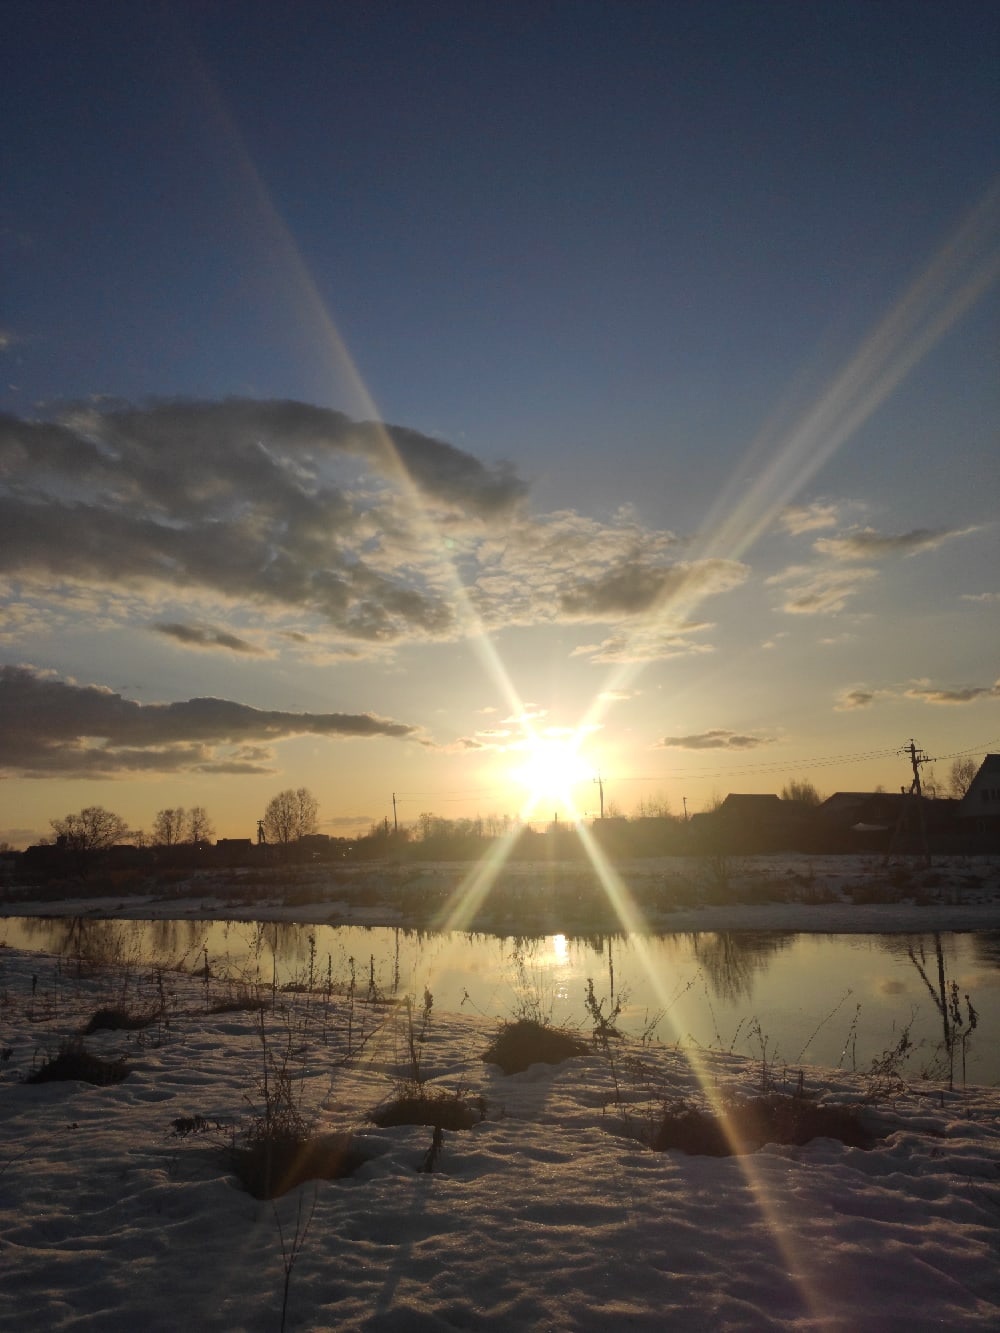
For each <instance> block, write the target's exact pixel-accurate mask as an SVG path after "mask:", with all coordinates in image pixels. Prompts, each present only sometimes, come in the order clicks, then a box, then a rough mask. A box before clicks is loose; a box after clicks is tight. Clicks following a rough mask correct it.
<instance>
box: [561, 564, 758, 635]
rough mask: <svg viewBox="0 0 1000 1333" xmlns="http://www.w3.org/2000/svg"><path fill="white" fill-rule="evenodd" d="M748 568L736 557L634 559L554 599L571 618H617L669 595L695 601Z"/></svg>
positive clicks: (735, 581)
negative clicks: (671, 560)
mask: <svg viewBox="0 0 1000 1333" xmlns="http://www.w3.org/2000/svg"><path fill="white" fill-rule="evenodd" d="M747 572H748V571H747V567H746V566H745V565H743V564H740V563H739V562H738V561H735V560H717V559H716V560H701V561H698V562H696V563H693V564H688V563H684V562H680V563H677V564H671V565H665V566H663V565H655V564H651V563H648V562H640V561H639V560H638V559H635V560H630V561H627V562H626V563H623V564H620V565H618V566H617V567H616V568H613V569H608V570H604V571H602V572H601V573H600V574H599V575H597V576H596V577H595V578H591V579H581V580H580V581H578V582H577V583H576V585H575V586H570V587H568V588H565V589H564V590H563V591H562V592H561V593H560V596H559V604H560V607H561V610H562V611H563V613H564V614H565V615H566V616H568V617H570V618H572V619H580V620H587V621H591V622H593V621H595V620H620V619H622V618H623V617H628V616H636V615H640V614H642V613H643V612H647V611H650V610H653V609H655V608H656V607H657V606H658V605H659V604H661V603H663V602H669V601H671V600H673V599H682V598H683V599H685V600H691V601H698V600H700V599H701V598H703V597H708V596H712V595H715V594H717V593H722V592H728V591H729V589H731V588H735V587H737V586H738V585H739V584H741V583H742V582H743V581H744V580H745V579H746V577H747Z"/></svg>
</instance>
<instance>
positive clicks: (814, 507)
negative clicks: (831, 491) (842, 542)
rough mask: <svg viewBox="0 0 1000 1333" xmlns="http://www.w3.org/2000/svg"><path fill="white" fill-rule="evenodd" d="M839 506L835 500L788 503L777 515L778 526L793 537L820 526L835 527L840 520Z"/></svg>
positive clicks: (813, 530) (814, 530) (815, 529)
mask: <svg viewBox="0 0 1000 1333" xmlns="http://www.w3.org/2000/svg"><path fill="white" fill-rule="evenodd" d="M840 511H841V506H840V505H839V504H837V503H836V502H835V501H827V500H814V501H813V502H812V503H811V504H807V505H789V506H788V508H787V509H783V510H782V511H781V513H780V514H779V515H778V526H779V527H780V528H781V529H782V530H783V531H784V532H787V533H789V534H790V535H791V536H793V537H798V536H801V534H802V533H803V532H816V531H817V530H818V529H820V528H835V527H836V526H837V523H838V522H839V521H840Z"/></svg>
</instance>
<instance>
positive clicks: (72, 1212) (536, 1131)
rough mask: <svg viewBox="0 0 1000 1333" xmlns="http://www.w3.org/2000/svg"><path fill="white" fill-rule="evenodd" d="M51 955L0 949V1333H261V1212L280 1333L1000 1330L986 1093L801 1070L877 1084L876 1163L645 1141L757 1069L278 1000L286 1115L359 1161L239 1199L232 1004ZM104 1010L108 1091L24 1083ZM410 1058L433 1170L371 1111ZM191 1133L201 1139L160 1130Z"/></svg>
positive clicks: (329, 1001)
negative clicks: (454, 1122)
mask: <svg viewBox="0 0 1000 1333" xmlns="http://www.w3.org/2000/svg"><path fill="white" fill-rule="evenodd" d="M65 966H66V965H65V962H62V963H60V962H59V961H58V960H56V959H52V958H48V957H45V956H42V955H38V954H21V953H18V952H16V951H14V950H3V951H0V967H2V980H0V995H2V999H3V1007H2V1011H0V1021H2V1029H0V1030H2V1039H0V1044H2V1047H3V1050H4V1052H5V1053H6V1052H9V1055H8V1056H7V1058H6V1059H5V1061H4V1063H3V1065H2V1066H0V1123H2V1126H3V1138H2V1142H3V1145H4V1146H3V1148H2V1149H0V1190H2V1193H0V1245H2V1254H3V1262H4V1270H5V1271H4V1278H3V1282H2V1284H0V1327H3V1328H9V1329H12V1330H13V1329H17V1330H22V1329H24V1328H26V1327H35V1328H46V1329H87V1328H90V1329H101V1330H117V1329H120V1330H130V1331H131V1330H134V1329H137V1328H143V1329H149V1330H163V1331H164V1333H166V1331H167V1330H174V1329H176V1328H178V1327H190V1328H197V1329H205V1330H216V1329H218V1330H227V1331H229V1330H241V1329H246V1330H275V1329H277V1328H279V1327H280V1319H281V1305H282V1291H283V1286H284V1279H285V1271H284V1267H283V1261H282V1241H281V1234H280V1233H279V1223H280V1227H281V1233H283V1235H284V1252H285V1255H286V1257H288V1256H289V1255H291V1254H292V1252H293V1250H294V1260H295V1262H294V1267H293V1270H292V1273H291V1276H290V1280H289V1284H288V1297H289V1301H288V1322H287V1327H288V1328H289V1329H327V1328H328V1329H333V1328H336V1329H345V1330H354V1329H357V1330H362V1329H364V1330H407V1333H410V1331H411V1330H450V1329H456V1330H457V1329H486V1330H520V1329H557V1330H563V1329H565V1330H570V1329H573V1330H590V1329H593V1330H601V1333H604V1331H605V1330H608V1329H619V1328H637V1329H650V1330H653V1329H656V1330H662V1329H684V1330H691V1329H695V1330H700V1329H705V1330H708V1329H712V1330H715V1329H746V1328H753V1329H787V1330H790V1329H796V1330H801V1329H824V1330H833V1329H836V1330H844V1331H845V1333H846V1331H847V1330H852V1333H853V1331H856V1330H873V1331H874V1330H879V1333H881V1331H882V1330H887V1329H904V1328H905V1329H907V1330H923V1329H927V1330H930V1329H939V1328H942V1327H946V1328H953V1329H958V1328H962V1329H975V1328H983V1329H992V1328H995V1327H996V1326H997V1320H998V1316H1000V1268H998V1265H997V1239H998V1234H1000V1106H998V1094H997V1092H996V1091H995V1090H988V1089H980V1088H969V1089H963V1090H956V1091H954V1092H949V1091H947V1090H946V1089H945V1088H944V1087H936V1088H933V1089H932V1088H929V1087H928V1086H927V1085H921V1086H920V1088H919V1090H916V1091H914V1090H908V1089H906V1088H905V1087H904V1086H902V1085H901V1083H900V1081H899V1079H898V1077H897V1071H895V1070H894V1068H893V1066H892V1062H891V1060H890V1061H889V1062H888V1064H887V1067H886V1068H885V1069H883V1070H882V1071H881V1072H880V1073H878V1074H875V1073H872V1074H870V1075H869V1076H868V1077H867V1078H866V1077H863V1076H848V1075H845V1074H844V1073H843V1072H841V1071H828V1072H825V1073H824V1072H823V1071H820V1070H806V1071H804V1081H805V1091H806V1092H807V1093H808V1094H810V1095H814V1096H816V1097H817V1098H819V1099H821V1100H824V1101H841V1102H843V1101H848V1102H857V1101H858V1100H859V1099H864V1098H865V1097H866V1096H874V1098H875V1102H876V1104H875V1106H874V1107H869V1108H868V1109H867V1110H866V1111H865V1112H864V1114H865V1115H866V1116H867V1117H869V1122H870V1123H871V1124H872V1125H874V1126H875V1127H876V1128H877V1129H878V1130H879V1132H880V1133H883V1134H884V1135H885V1137H884V1138H882V1139H880V1141H879V1142H878V1143H877V1145H876V1146H875V1147H874V1148H873V1149H872V1150H871V1151H865V1150H863V1149H860V1148H848V1147H845V1146H844V1145H843V1144H842V1143H840V1142H837V1141H835V1140H832V1139H815V1140H813V1141H812V1142H810V1143H808V1144H806V1145H804V1146H801V1147H790V1146H780V1145H769V1146H766V1147H764V1148H762V1149H760V1150H759V1151H758V1152H756V1153H753V1154H751V1155H749V1156H744V1157H722V1158H717V1157H701V1156H687V1155H685V1154H683V1153H680V1152H665V1153H656V1152H652V1151H651V1150H650V1149H648V1148H647V1147H645V1146H644V1145H643V1144H642V1143H641V1142H640V1141H638V1140H637V1139H636V1138H634V1137H628V1136H626V1135H625V1134H624V1133H623V1128H625V1127H626V1124H628V1125H631V1127H632V1128H633V1129H634V1128H635V1127H636V1126H641V1125H642V1124H643V1123H644V1120H645V1118H646V1117H647V1115H648V1114H651V1113H652V1112H653V1111H655V1109H656V1108H657V1107H658V1106H660V1105H661V1104H662V1103H663V1102H664V1101H666V1102H670V1101H675V1100H678V1099H684V1100H686V1101H688V1102H690V1103H692V1104H703V1105H710V1104H712V1102H713V1100H715V1099H716V1098H717V1097H718V1095H719V1094H720V1093H722V1092H727V1093H735V1092H739V1091H744V1092H750V1091H753V1090H754V1089H755V1088H759V1087H760V1083H761V1080H762V1078H764V1079H765V1080H766V1079H767V1077H768V1071H767V1070H766V1069H762V1067H761V1066H760V1064H759V1063H757V1062H753V1061H749V1060H745V1059H741V1058H737V1057H735V1056H732V1055H728V1054H721V1053H705V1052H702V1053H700V1054H698V1055H697V1056H696V1055H694V1054H693V1053H690V1052H685V1051H683V1050H680V1049H678V1048H676V1047H666V1046H660V1045H653V1046H649V1045H646V1046H643V1045H640V1044H638V1043H636V1044H633V1045H631V1046H629V1047H626V1048H622V1047H621V1046H620V1045H619V1044H618V1043H615V1042H611V1043H610V1055H609V1054H608V1053H605V1052H604V1051H602V1050H601V1048H600V1046H599V1045H596V1044H591V1045H590V1048H589V1050H588V1052H587V1053H586V1054H585V1055H583V1056H581V1057H578V1058H575V1059H572V1060H568V1061H565V1062H564V1063H563V1064H561V1065H558V1066H548V1065H539V1064H535V1065H533V1066H531V1067H530V1068H529V1069H527V1070H526V1071H525V1072H523V1073H520V1074H514V1075H503V1074H502V1073H501V1072H500V1070H499V1069H498V1068H497V1067H496V1066H491V1065H486V1064H484V1063H483V1061H482V1059H481V1055H482V1052H483V1050H484V1049H485V1047H486V1044H487V1041H488V1038H489V1036H490V1035H491V1034H492V1032H493V1025H492V1024H487V1023H484V1022H483V1021H482V1020H480V1019H477V1018H474V1017H468V1016H464V1015H463V1016H456V1015H441V1014H438V1013H436V1012H433V1011H430V1012H429V1013H428V1014H426V1015H423V1016H422V1017H421V1018H419V1019H418V1018H414V1019H413V1020H411V1019H409V1018H408V1017H407V1014H406V1011H405V1009H404V1008H402V1007H400V1006H387V1007H382V1008H379V1007H378V1006H373V1005H367V1006H366V1005H365V1004H361V1003H356V1002H355V1001H354V1000H353V999H350V998H349V997H345V996H342V995H341V996H336V995H334V996H332V997H331V996H330V995H325V996H324V995H313V996H279V997H278V998H277V1008H276V1009H274V1010H270V1009H269V1010H267V1011H266V1012H265V1014H264V1020H263V1022H264V1032H265V1041H266V1042H267V1043H268V1049H270V1051H271V1052H272V1054H273V1055H274V1056H275V1057H276V1058H277V1059H278V1060H279V1061H282V1060H286V1059H287V1060H288V1061H289V1062H290V1063H289V1064H288V1068H289V1069H290V1071H291V1073H292V1076H293V1080H294V1088H295V1096H296V1098H297V1099H298V1104H299V1105H300V1106H301V1107H302V1108H303V1110H304V1112H305V1114H306V1115H307V1116H308V1117H309V1118H310V1120H314V1121H315V1124H316V1126H317V1128H319V1129H322V1130H324V1131H338V1132H340V1131H346V1132H350V1133H351V1134H353V1135H354V1136H355V1137H356V1139H357V1141H358V1142H359V1143H361V1144H363V1145H364V1147H365V1150H366V1152H367V1153H368V1155H369V1160H368V1161H367V1162H366V1164H365V1165H364V1166H362V1167H361V1168H360V1169H359V1170H358V1171H357V1173H356V1174H354V1175H353V1176H351V1177H349V1178H347V1179H344V1180H341V1181H324V1182H320V1183H318V1184H315V1185H314V1184H306V1185H302V1186H300V1187H298V1188H297V1189H295V1190H293V1191H292V1192H291V1193H290V1194H288V1195H285V1196H284V1197H283V1198H281V1199H279V1200H277V1202H276V1203H275V1204H273V1205H272V1204H271V1203H268V1202H261V1201H258V1200H255V1199H253V1198H252V1197H250V1196H249V1195H248V1194H247V1193H246V1192H245V1191H244V1190H242V1189H241V1188H240V1186H239V1184H238V1182H237V1180H236V1178H235V1176H234V1174H233V1171H232V1169H231V1164H230V1161H229V1158H228V1156H227V1151H226V1145H227V1142H228V1140H229V1138H230V1136H231V1135H232V1134H234V1133H239V1132H240V1127H241V1126H242V1125H245V1123H246V1121H247V1117H248V1115H250V1114H251V1113H252V1110H253V1108H254V1106H259V1103H260V1095H261V1093H260V1075H261V1069H262V1043H261V1030H260V1019H259V1016H258V1015H257V1014H256V1013H254V1012H252V1011H245V1010H239V1009H236V1010H231V1011H228V1012H220V1011H216V1012H213V1011H212V1007H214V1008H216V1009H218V1007H219V1005H220V1003H221V1002H222V1001H223V1000H224V999H225V997H226V994H228V995H229V997H230V999H233V1000H235V999H236V998H238V996H237V994H236V992H235V991H234V990H233V989H232V988H230V990H229V991H228V992H224V993H223V992H221V991H218V990H216V989H214V988H213V987H212V986H211V985H210V984H209V982H208V979H207V978H206V979H205V980H204V981H199V980H197V979H195V978H192V977H190V976H181V975H175V974H163V973H155V974H146V973H138V972H127V971H126V972H123V971H121V970H120V969H114V968H112V969H101V968H95V969H93V970H87V969H82V975H80V976H79V977H76V976H72V975H67V973H66V971H65ZM244 998H247V997H246V996H245V995H244ZM107 1005H118V1006H120V1007H126V1008H130V1009H132V1010H141V1009H144V1008H146V1009H147V1010H150V1011H156V1015H157V1016H156V1018H155V1020H154V1021H153V1022H152V1023H151V1025H150V1026H149V1027H148V1028H146V1029H143V1030H141V1031H137V1032H122V1031H99V1032H96V1033H94V1034H93V1035H92V1036H89V1037H87V1038H86V1041H87V1045H88V1047H89V1048H90V1049H92V1050H94V1051H96V1052H98V1053H101V1054H104V1055H106V1056H115V1057H117V1056H122V1057H124V1058H125V1060H126V1062H127V1064H128V1066H129V1068H130V1071H131V1072H129V1074H128V1076H127V1078H126V1079H125V1080H124V1081H123V1082H121V1083H118V1084H116V1085H114V1086H109V1087H93V1086H90V1085H87V1084H83V1083H79V1082H69V1083H44V1084H39V1085H28V1084H24V1083H22V1082H21V1081H20V1080H21V1078H22V1077H23V1076H24V1075H25V1074H26V1073H27V1072H29V1070H30V1069H31V1068H32V1067H33V1066H35V1067H37V1066H38V1064H39V1063H40V1062H41V1060H42V1059H43V1058H44V1055H45V1053H46V1052H49V1053H50V1052H51V1051H52V1050H53V1049H54V1048H55V1047H57V1046H58V1045H59V1043H60V1041H61V1040H63V1039H64V1038H66V1037H67V1036H69V1035H70V1034H72V1033H74V1032H77V1031H79V1029H80V1027H81V1025H82V1024H83V1022H84V1021H85V1019H86V1018H87V1017H89V1016H91V1015H92V1014H93V1013H94V1011H95V1010H96V1009H97V1008H99V1007H101V1006H107ZM424 1019H425V1020H426V1022H425V1023H424V1022H423V1020H424ZM416 1021H420V1022H421V1028H420V1031H419V1032H418V1034H417V1039H416V1040H415V1041H413V1042H411V1040H410V1036H411V1034H412V1033H413V1027H412V1025H411V1024H412V1022H416ZM348 1024H350V1025H351V1034H352V1036H351V1040H352V1041H353V1043H354V1044H355V1046H356V1050H355V1051H354V1052H353V1054H352V1056H351V1058H350V1059H349V1060H347V1061H346V1062H344V1061H343V1060H342V1058H341V1057H342V1056H343V1053H344V1050H345V1047H344V1041H345V1032H346V1031H347V1025H348ZM420 1035H422V1036H423V1040H419V1037H420ZM414 1059H416V1060H417V1062H418V1063H419V1073H420V1075H421V1077H422V1078H423V1079H425V1080H426V1081H427V1082H428V1084H429V1085H430V1086H431V1087H443V1088H447V1089H449V1090H450V1091H453V1092H464V1094H466V1095H467V1096H468V1097H470V1098H480V1097H481V1098H483V1099H484V1104H485V1118H484V1119H483V1120H482V1121H481V1122H478V1123H476V1124H475V1126H474V1127H473V1128H472V1129H470V1130H467V1131H464V1132H457V1131H456V1132H445V1134H444V1135H443V1142H442V1145H441V1149H440V1152H439V1154H438V1156H437V1159H436V1162H435V1169H434V1170H433V1171H431V1172H422V1171H420V1170H419V1168H420V1167H421V1165H423V1164H424V1163H425V1162H426V1160H427V1156H428V1149H429V1147H430V1145H431V1131H430V1130H429V1129H428V1128H425V1127H400V1128H395V1129H374V1128H373V1127H372V1126H371V1125H370V1124H369V1123H368V1121H367V1118H366V1113H367V1112H368V1111H369V1110H370V1108H372V1107H373V1106H375V1105H376V1104H378V1103H380V1102H382V1101H384V1099H385V1098H386V1097H387V1096H388V1095H389V1094H390V1093H391V1091H392V1089H393V1086H394V1084H395V1083H396V1082H397V1081H398V1080H399V1079H401V1078H405V1077H407V1076H411V1075H412V1074H413V1072H414V1069H413V1066H414ZM772 1074H773V1071H772ZM199 1116H200V1117H201V1118H202V1121H203V1122H204V1123H205V1125H206V1126H209V1128H206V1129H205V1131H204V1132H192V1133H187V1134H178V1133H177V1132H176V1122H180V1123H181V1124H190V1122H192V1121H194V1120H195V1117H199ZM211 1126H218V1127H217V1128H215V1129H213V1128H211ZM313 1210H314V1211H313ZM310 1215H311V1223H310V1225H309V1229H308V1234H307V1235H305V1236H304V1238H303V1237H302V1236H301V1232H300V1241H301V1245H300V1246H299V1247H298V1248H296V1246H295V1242H294V1235H295V1229H296V1219H297V1218H298V1219H299V1221H300V1223H302V1224H304V1222H305V1221H306V1219H308V1218H309V1217H310Z"/></svg>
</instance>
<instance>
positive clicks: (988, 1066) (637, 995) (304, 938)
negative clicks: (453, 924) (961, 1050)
mask: <svg viewBox="0 0 1000 1333" xmlns="http://www.w3.org/2000/svg"><path fill="white" fill-rule="evenodd" d="M0 939H2V940H4V941H5V942H6V943H7V944H8V945H9V946H11V947H12V948H19V949H37V950H41V951H45V952H52V953H59V954H62V955H64V956H65V957H67V959H73V958H80V957H86V958H94V957H96V958H104V959H107V960H109V961H114V960H118V961H127V962H130V963H132V964H134V965H142V966H146V965H162V966H166V967H181V968H183V969H185V970H187V971H191V972H200V971H203V970H204V968H205V964H206V961H207V963H208V969H209V973H210V976H211V978H212V979H213V980H212V984H213V985H218V984H222V983H223V981H224V979H225V978H227V977H228V978H231V979H233V980H234V981H237V980H238V981H244V982H250V983H253V984H261V985H274V986H278V987H280V986H283V985H286V984H288V983H293V984H294V983H299V984H304V985H309V984H311V985H312V986H314V987H323V986H325V985H326V984H328V983H332V984H333V985H334V987H336V988H338V989H341V988H343V987H344V986H345V985H347V984H349V981H350V978H351V976H352V974H353V977H354V979H355V985H356V986H357V987H358V988H359V989H360V990H361V991H363V992H364V991H367V989H368V987H369V985H370V984H371V983H372V982H374V985H375V987H376V988H377V989H378V991H379V992H380V993H381V994H384V995H386V996H397V997H400V998H401V997H403V996H406V995H411V996H413V997H414V998H415V999H416V1000H417V1001H418V1002H420V1001H421V1000H422V997H423V994H424V991H425V989H426V990H429V991H430V992H431V994H432V995H433V1000H434V1007H435V1009H436V1010H437V1011H439V1012H441V1011H448V1012H455V1011H458V1012H460V1011H462V1010H463V1009H464V1010H466V1011H467V1012H470V1013H476V1014H482V1015H486V1016H489V1017H496V1018H511V1017H515V1016H517V1015H519V1014H520V1013H522V1012H523V1011H525V1010H528V1011H531V1012H538V1013H540V1014H541V1015H542V1016H544V1017H546V1018H551V1020H552V1021H553V1022H555V1023H558V1024H567V1025H572V1026H577V1025H580V1026H583V1027H584V1029H585V1030H589V1026H590V1024H589V1020H588V1016H587V1009H586V1003H585V996H586V993H587V986H588V981H590V982H592V983H593V991H594V997H595V1000H596V1001H597V1002H598V1003H599V1004H601V1005H602V1006H603V1012H604V1013H605V1014H610V1013H611V1011H612V1009H613V1007H614V1006H616V1005H620V1006H621V1011H620V1014H619V1016H618V1018H617V1019H616V1023H617V1025H618V1027H619V1028H620V1029H621V1030H622V1031H626V1032H629V1033H631V1034H632V1035H636V1036H637V1035H640V1034H642V1033H643V1032H648V1033H650V1034H651V1035H652V1036H654V1037H655V1039H657V1040H660V1041H664V1042H676V1041H681V1042H691V1043H696V1044H700V1045H702V1046H706V1047H714V1048H716V1049H720V1048H721V1049H723V1050H733V1051H735V1052H737V1053H739V1054H744V1055H747V1054H749V1055H753V1056H754V1057H755V1058H761V1057H762V1056H763V1055H766V1058H767V1059H768V1061H769V1062H772V1063H775V1064H776V1065H777V1066H778V1067H779V1068H780V1067H781V1066H783V1065H787V1066H788V1067H789V1068H792V1069H794V1068H797V1067H798V1066H799V1065H802V1064H821V1065H827V1066H833V1067H837V1066H840V1067H843V1068H846V1069H851V1068H856V1069H858V1070H867V1069H868V1068H869V1066H870V1064H871V1062H872V1060H873V1059H876V1058H877V1057H878V1056H880V1055H881V1053H882V1052H884V1051H886V1050H887V1049H889V1048H891V1047H892V1046H894V1045H895V1044H896V1042H897V1041H898V1040H899V1037H900V1035H901V1033H902V1032H903V1030H904V1029H906V1028H908V1029H909V1034H910V1038H911V1040H912V1042H913V1044H914V1048H915V1049H914V1050H913V1052H912V1053H911V1055H910V1057H909V1060H908V1064H907V1066H906V1069H907V1075H908V1077H909V1078H911V1079H914V1078H919V1077H920V1075H921V1072H922V1071H925V1070H926V1071H927V1072H928V1073H930V1074H933V1075H937V1076H940V1073H941V1068H942V1057H943V1055H944V1052H943V1051H942V1049H941V1048H942V1043H943V1041H944V1035H945V1023H944V1014H943V1013H942V1004H941V1001H942V981H943V984H944V1001H945V1007H946V1009H947V1008H948V1007H950V1005H951V1004H952V1003H953V1001H954V999H955V998H957V1001H958V1005H959V1013H960V1015H961V1018H962V1027H960V1028H959V1029H958V1031H959V1032H961V1031H962V1030H963V1028H964V1029H967V1027H968V1007H967V1001H966V999H965V997H966V995H968V996H969V998H970V999H971V1002H972V1004H973V1006H974V1008H975V1009H976V1011H977V1012H978V1028H977V1030H976V1031H975V1032H974V1033H973V1034H972V1036H971V1038H970V1040H969V1042H968V1045H967V1054H968V1078H969V1081H970V1082H973V1081H974V1082H979V1083H986V1084H998V1083H1000V1042H998V1041H997V1033H998V1031H1000V932H990V933H980V934H956V933H949V932H946V933H942V934H937V935H932V934H919V935H815V934H795V933H793V932H781V931H732V932H724V931H717V932H704V931H703V932H698V933H683V934H669V935H642V936H638V935H633V936H622V935H619V936H609V935H604V936H595V937H583V936H581V937H571V936H565V935H548V936H538V937H525V938H518V937H513V936H497V935H487V934H466V933H462V932H458V931H451V932H429V931H416V930H409V931H408V930H403V929H394V928H391V927H384V926H374V927H362V926H308V925H296V924H290V923H274V922H266V923H246V922H231V921H193V920H188V919H184V920H167V921H106V920H96V919H91V918H86V919H80V918H49V917H46V918H39V917H10V918H7V919H5V920H4V921H3V922H2V923H0ZM0 965H2V954H0ZM953 986H957V991H955V990H954V989H953ZM955 1068H956V1076H957V1077H958V1079H959V1081H960V1079H961V1063H960V1054H959V1056H958V1057H957V1059H956V1066H955Z"/></svg>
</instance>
